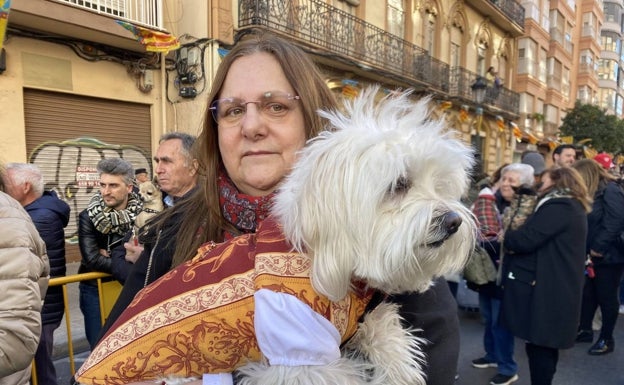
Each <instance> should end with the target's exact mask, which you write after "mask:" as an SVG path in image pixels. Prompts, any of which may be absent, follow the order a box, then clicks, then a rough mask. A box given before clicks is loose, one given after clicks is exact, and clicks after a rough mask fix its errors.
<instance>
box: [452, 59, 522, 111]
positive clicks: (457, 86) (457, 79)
mask: <svg viewBox="0 0 624 385" xmlns="http://www.w3.org/2000/svg"><path fill="white" fill-rule="evenodd" d="M479 78H481V76H480V75H478V74H476V73H474V72H471V71H468V70H467V69H465V68H462V67H454V68H452V69H451V77H450V89H449V94H450V96H452V97H457V98H459V99H462V100H463V101H467V102H470V103H472V104H474V105H478V106H480V107H486V108H488V107H489V109H491V110H492V111H497V112H507V113H511V114H514V115H518V114H519V110H520V95H519V94H518V93H516V92H514V91H512V90H510V89H508V88H505V87H494V86H493V85H488V87H487V88H486V92H485V98H484V100H483V101H482V102H481V103H478V101H477V99H476V95H475V93H474V92H473V89H472V86H473V85H474V84H475V82H476V81H477V79H479Z"/></svg>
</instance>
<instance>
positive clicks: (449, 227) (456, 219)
mask: <svg viewBox="0 0 624 385" xmlns="http://www.w3.org/2000/svg"><path fill="white" fill-rule="evenodd" d="M461 224H462V219H461V217H460V216H459V215H458V214H457V213H456V212H455V211H450V212H448V213H446V214H445V215H444V221H443V226H444V228H445V229H446V232H447V233H448V234H455V233H456V232H457V230H458V229H459V226H461Z"/></svg>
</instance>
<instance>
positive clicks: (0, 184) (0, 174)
mask: <svg viewBox="0 0 624 385" xmlns="http://www.w3.org/2000/svg"><path fill="white" fill-rule="evenodd" d="M5 172H6V170H5V169H4V166H3V165H2V163H0V191H2V192H4V191H5V188H4V179H5V178H6V176H5Z"/></svg>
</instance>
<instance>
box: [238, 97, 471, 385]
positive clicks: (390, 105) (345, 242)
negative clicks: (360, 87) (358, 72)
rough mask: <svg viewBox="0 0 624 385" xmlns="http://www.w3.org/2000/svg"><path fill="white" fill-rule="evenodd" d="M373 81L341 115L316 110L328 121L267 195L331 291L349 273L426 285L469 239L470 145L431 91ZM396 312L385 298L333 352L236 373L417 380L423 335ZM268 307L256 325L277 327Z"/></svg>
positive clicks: (254, 380) (451, 265) (456, 266)
mask: <svg viewBox="0 0 624 385" xmlns="http://www.w3.org/2000/svg"><path fill="white" fill-rule="evenodd" d="M377 92H378V88H377V87H373V88H371V89H368V90H366V91H364V92H363V94H362V95H361V96H360V97H359V98H357V99H356V100H355V101H354V102H353V103H351V104H347V105H346V106H345V107H346V108H345V113H344V114H343V113H340V112H323V113H322V115H323V116H324V117H326V118H328V119H329V121H330V122H331V126H332V129H333V130H332V131H327V132H324V133H322V134H321V135H320V136H319V137H317V138H315V139H313V140H312V141H311V142H310V143H309V144H308V145H307V146H306V147H305V148H304V149H303V151H302V152H301V153H300V156H299V159H298V162H297V164H296V167H295V168H294V170H293V171H292V172H291V173H290V175H289V176H288V178H287V180H286V181H285V183H284V185H283V186H282V187H281V189H280V192H279V193H278V195H277V197H276V202H275V205H274V213H275V215H276V216H277V217H278V220H279V222H280V223H281V224H282V225H283V227H284V233H285V235H286V237H287V239H288V240H289V241H290V242H291V243H292V244H293V245H294V247H295V248H296V249H297V251H299V252H301V253H308V255H309V256H310V257H311V259H312V271H311V279H312V284H313V286H314V288H315V290H316V291H318V292H319V293H321V294H324V295H326V296H327V297H328V298H330V299H331V300H334V301H338V300H340V299H342V298H343V297H345V296H346V295H347V292H348V291H349V290H350V287H351V284H352V282H354V280H363V281H365V282H367V284H368V285H369V286H370V287H372V288H375V289H378V290H379V291H382V292H384V293H387V294H394V293H402V292H410V291H417V292H423V291H425V290H427V289H428V288H429V287H430V285H431V284H432V279H433V278H435V277H439V276H442V275H444V274H447V273H450V272H455V271H458V270H460V269H461V268H462V266H463V265H464V263H465V260H466V257H467V256H468V253H469V251H470V250H471V249H472V247H473V243H474V234H475V231H476V230H475V227H474V221H473V219H472V215H471V213H470V211H469V210H467V209H466V208H465V206H464V205H463V204H461V203H460V197H461V196H462V194H464V192H465V191H466V189H467V187H468V174H467V170H470V169H471V166H472V159H473V156H472V152H471V150H470V149H469V148H468V147H467V146H466V145H464V144H463V143H462V142H460V141H459V140H456V139H453V138H452V136H453V133H452V132H448V131H445V126H444V123H443V122H442V121H441V120H437V121H434V120H430V119H429V110H428V108H427V104H428V99H424V100H421V101H420V102H417V103H413V102H412V101H410V93H409V92H406V93H398V94H391V95H389V96H387V97H386V98H385V99H384V100H382V101H381V102H380V103H378V104H377V103H376V102H375V95H376V94H377ZM256 303H258V301H257V300H256ZM257 307H258V305H256V308H257ZM397 311H398V307H397V305H394V304H384V303H382V304H381V305H379V306H378V307H377V308H376V309H374V310H373V311H372V312H370V313H369V314H368V315H367V316H366V317H365V319H364V322H363V324H361V325H360V327H359V329H358V332H357V333H356V335H355V336H354V338H353V339H352V340H351V341H350V342H349V344H348V346H347V347H348V349H343V350H346V351H347V353H346V354H343V357H342V358H341V359H340V360H335V361H333V362H331V363H329V364H327V365H322V364H321V365H308V366H305V368H302V367H291V368H289V367H284V366H280V365H277V366H276V365H271V366H267V365H263V364H250V365H247V366H246V367H243V368H242V369H241V370H240V371H241V372H242V373H243V374H244V375H246V376H247V377H245V378H244V380H243V381H242V383H243V384H263V385H264V384H267V385H268V384H289V383H297V384H316V385H318V384H338V383H339V384H360V383H369V384H370V383H373V384H386V385H391V384H397V385H398V384H425V378H424V374H423V370H422V365H423V364H424V361H425V359H426V358H425V357H424V354H423V353H422V350H421V344H422V343H424V341H421V340H419V339H418V338H416V337H413V336H412V334H410V331H409V330H403V328H402V326H401V323H400V317H399V315H398V313H397ZM287 313H289V314H290V315H291V317H293V315H294V314H299V313H300V312H299V311H297V312H292V311H290V312H287ZM274 316H275V315H274V314H273V315H272V316H271V317H274ZM256 317H258V316H257V315H256ZM271 317H269V320H268V322H267V325H261V321H260V322H259V321H258V319H256V322H255V325H256V327H257V328H258V327H261V328H264V327H266V328H269V329H270V328H272V327H273V328H275V327H277V328H283V326H273V325H275V324H276V322H275V320H274V319H271ZM295 318H296V316H295ZM277 324H278V325H279V323H277ZM258 332H259V331H258V330H256V333H258ZM412 332H413V331H412ZM279 334H280V331H279V330H275V333H273V334H271V335H272V336H274V335H277V336H278V337H276V338H279ZM261 342H262V341H261V340H260V339H259V343H260V344H261V346H260V348H261V350H263V349H262V348H263V347H262V343H261ZM310 342H311V343H312V342H313V341H310ZM285 344H286V345H288V341H285ZM293 374H295V375H293ZM292 377H297V381H295V382H293V381H292V380H288V378H292ZM301 377H303V378H308V379H309V380H307V381H306V380H302V379H301Z"/></svg>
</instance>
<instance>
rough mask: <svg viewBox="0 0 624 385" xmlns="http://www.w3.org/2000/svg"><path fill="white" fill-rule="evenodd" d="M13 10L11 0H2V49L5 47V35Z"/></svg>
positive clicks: (0, 38) (0, 43) (0, 2)
mask: <svg viewBox="0 0 624 385" xmlns="http://www.w3.org/2000/svg"><path fill="white" fill-rule="evenodd" d="M10 10H11V0H0V49H2V46H3V45H4V35H5V34H6V29H7V24H8V23H9V11H10Z"/></svg>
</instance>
